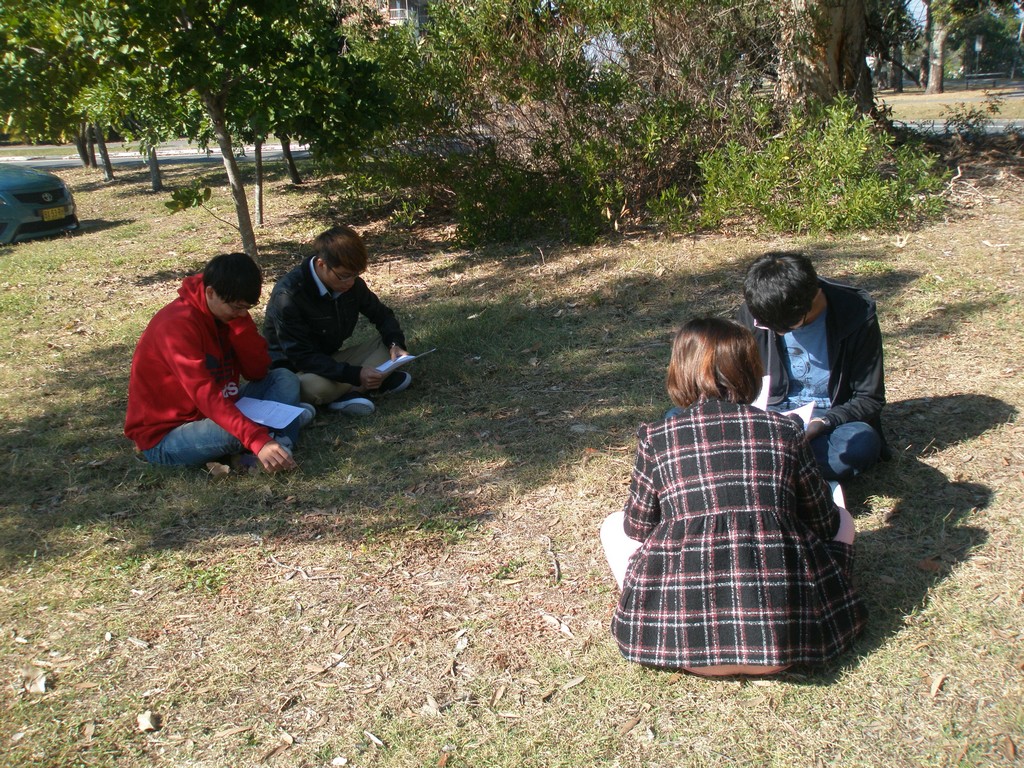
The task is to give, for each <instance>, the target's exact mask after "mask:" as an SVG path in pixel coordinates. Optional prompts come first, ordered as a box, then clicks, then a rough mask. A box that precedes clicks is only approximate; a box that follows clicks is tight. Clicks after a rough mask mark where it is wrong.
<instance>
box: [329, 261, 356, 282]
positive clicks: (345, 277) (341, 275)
mask: <svg viewBox="0 0 1024 768" xmlns="http://www.w3.org/2000/svg"><path fill="white" fill-rule="evenodd" d="M324 266H325V267H327V269H328V270H329V271H330V273H331V274H332V275H334V278H335V279H336V280H338V281H340V282H342V283H347V282H349V281H351V280H355V279H356V278H357V277H359V275H357V274H355V275H354V274H352V273H351V272H339V271H338V270H336V269H335V268H334V267H332V266H331V265H330V264H328V263H327V262H326V261H325V262H324Z"/></svg>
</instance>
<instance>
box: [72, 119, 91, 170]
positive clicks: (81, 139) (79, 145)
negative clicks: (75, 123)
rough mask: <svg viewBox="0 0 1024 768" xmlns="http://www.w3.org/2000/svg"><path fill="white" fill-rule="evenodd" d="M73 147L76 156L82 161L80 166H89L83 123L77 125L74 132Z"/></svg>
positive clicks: (87, 143) (87, 144) (87, 145)
mask: <svg viewBox="0 0 1024 768" xmlns="http://www.w3.org/2000/svg"><path fill="white" fill-rule="evenodd" d="M75 149H77V150H78V157H79V158H80V159H81V161H82V167H83V168H88V167H89V142H87V141H86V140H85V123H82V124H81V125H79V127H78V130H77V131H76V132H75Z"/></svg>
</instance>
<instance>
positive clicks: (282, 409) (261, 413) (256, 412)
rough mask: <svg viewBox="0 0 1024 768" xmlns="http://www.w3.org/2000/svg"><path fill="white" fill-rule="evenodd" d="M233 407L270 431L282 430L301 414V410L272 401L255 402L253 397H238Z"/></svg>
mask: <svg viewBox="0 0 1024 768" xmlns="http://www.w3.org/2000/svg"><path fill="white" fill-rule="evenodd" d="M235 405H236V406H237V407H238V410H240V411H241V412H242V413H243V414H244V415H245V416H246V417H247V418H250V419H252V420H253V421H255V422H256V423H257V424H262V425H263V426H265V427H270V428H271V429H284V428H285V427H287V426H288V425H289V424H291V423H292V422H293V421H295V419H296V417H297V416H299V414H301V413H302V412H303V409H302V408H297V407H295V406H294V405H287V404H285V403H275V402H274V401H273V400H257V399H255V398H253V397H240V398H238V400H237V401H235Z"/></svg>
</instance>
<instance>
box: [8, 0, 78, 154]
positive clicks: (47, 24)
mask: <svg viewBox="0 0 1024 768" xmlns="http://www.w3.org/2000/svg"><path fill="white" fill-rule="evenodd" d="M0 51H2V54H0V115H2V117H3V119H4V122H5V125H6V131H7V132H8V133H11V134H13V135H15V136H18V137H19V138H22V139H24V140H26V141H32V142H36V141H54V142H59V141H67V140H69V139H72V138H74V137H76V136H77V135H78V133H79V132H80V131H81V126H82V123H83V122H84V121H85V119H86V116H85V115H84V114H83V112H82V111H81V109H80V107H79V105H78V101H77V100H78V96H79V94H80V93H81V91H82V89H83V88H84V87H85V86H86V85H87V84H88V83H89V82H90V81H91V80H92V79H93V78H94V77H95V74H96V66H95V62H94V60H92V59H91V58H89V57H88V56H86V55H84V50H83V45H82V35H81V30H80V29H79V28H78V20H77V19H76V18H75V16H74V15H73V14H72V13H71V12H69V9H68V8H67V6H65V5H63V4H61V3H50V2H46V1H45V0H5V2H4V4H3V12H2V13H0Z"/></svg>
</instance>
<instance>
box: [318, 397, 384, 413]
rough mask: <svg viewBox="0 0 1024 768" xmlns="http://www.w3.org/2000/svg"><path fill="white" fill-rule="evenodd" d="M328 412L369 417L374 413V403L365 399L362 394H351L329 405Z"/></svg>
mask: <svg viewBox="0 0 1024 768" xmlns="http://www.w3.org/2000/svg"><path fill="white" fill-rule="evenodd" d="M327 410H329V411H334V412H335V413H344V414H347V415H349V416H369V415H370V414H371V413H373V412H374V411H375V410H376V408H374V406H373V403H371V402H370V401H369V400H367V399H366V398H365V397H363V393H362V392H349V393H348V394H346V395H342V396H341V397H339V398H338V399H337V400H335V401H334V402H333V403H328V404H327Z"/></svg>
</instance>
